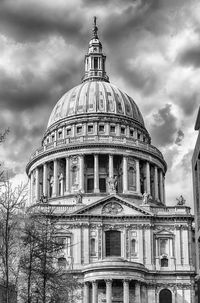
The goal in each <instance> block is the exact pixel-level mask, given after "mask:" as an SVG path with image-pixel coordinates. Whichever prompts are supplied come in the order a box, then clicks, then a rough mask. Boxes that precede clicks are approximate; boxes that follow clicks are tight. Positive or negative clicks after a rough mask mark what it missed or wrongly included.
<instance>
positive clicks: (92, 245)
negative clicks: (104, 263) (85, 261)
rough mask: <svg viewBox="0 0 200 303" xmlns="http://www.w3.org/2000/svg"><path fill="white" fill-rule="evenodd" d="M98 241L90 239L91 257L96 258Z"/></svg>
mask: <svg viewBox="0 0 200 303" xmlns="http://www.w3.org/2000/svg"><path fill="white" fill-rule="evenodd" d="M95 246H96V241H95V238H91V239H90V255H91V256H96V247H95Z"/></svg>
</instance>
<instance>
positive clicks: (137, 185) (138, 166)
mask: <svg viewBox="0 0 200 303" xmlns="http://www.w3.org/2000/svg"><path fill="white" fill-rule="evenodd" d="M135 163H136V191H137V192H138V193H140V190H141V189H140V161H139V160H138V159H136V160H135Z"/></svg>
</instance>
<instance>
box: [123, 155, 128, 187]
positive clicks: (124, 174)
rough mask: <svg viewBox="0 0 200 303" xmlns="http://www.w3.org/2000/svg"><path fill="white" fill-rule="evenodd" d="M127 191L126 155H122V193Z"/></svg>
mask: <svg viewBox="0 0 200 303" xmlns="http://www.w3.org/2000/svg"><path fill="white" fill-rule="evenodd" d="M127 191H128V161H127V157H126V156H123V193H127Z"/></svg>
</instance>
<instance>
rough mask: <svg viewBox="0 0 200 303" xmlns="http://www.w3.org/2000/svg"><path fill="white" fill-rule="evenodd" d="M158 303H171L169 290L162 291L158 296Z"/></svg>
mask: <svg viewBox="0 0 200 303" xmlns="http://www.w3.org/2000/svg"><path fill="white" fill-rule="evenodd" d="M159 303H172V293H171V291H170V290H169V289H167V288H166V289H162V290H161V291H160V294H159Z"/></svg>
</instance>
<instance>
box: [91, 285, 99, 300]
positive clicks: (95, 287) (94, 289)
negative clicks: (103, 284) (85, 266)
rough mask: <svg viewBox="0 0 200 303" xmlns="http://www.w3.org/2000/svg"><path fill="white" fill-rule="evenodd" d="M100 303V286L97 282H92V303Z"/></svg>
mask: <svg viewBox="0 0 200 303" xmlns="http://www.w3.org/2000/svg"><path fill="white" fill-rule="evenodd" d="M97 302H98V284H97V281H93V282H92V303H97Z"/></svg>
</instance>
